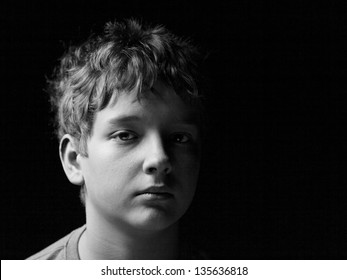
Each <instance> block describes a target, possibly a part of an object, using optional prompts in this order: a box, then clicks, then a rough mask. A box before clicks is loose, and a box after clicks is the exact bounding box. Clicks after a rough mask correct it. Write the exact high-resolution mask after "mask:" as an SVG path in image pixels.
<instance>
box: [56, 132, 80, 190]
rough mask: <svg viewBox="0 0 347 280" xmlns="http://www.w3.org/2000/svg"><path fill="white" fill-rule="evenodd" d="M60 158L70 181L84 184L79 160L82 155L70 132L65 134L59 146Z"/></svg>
mask: <svg viewBox="0 0 347 280" xmlns="http://www.w3.org/2000/svg"><path fill="white" fill-rule="evenodd" d="M59 155H60V160H61V163H62V165H63V168H64V171H65V174H66V176H67V178H68V179H69V181H70V182H71V183H72V184H75V185H79V186H81V185H83V184H84V178H83V173H82V170H81V165H80V162H79V157H80V156H81V155H80V154H79V152H78V149H77V147H76V141H75V138H74V137H72V136H71V135H70V134H65V135H64V136H63V137H62V138H61V140H60V146H59Z"/></svg>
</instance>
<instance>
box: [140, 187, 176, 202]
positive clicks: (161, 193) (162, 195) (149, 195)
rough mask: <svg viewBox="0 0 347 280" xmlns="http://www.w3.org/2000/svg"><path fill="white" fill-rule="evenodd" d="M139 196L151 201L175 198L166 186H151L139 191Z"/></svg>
mask: <svg viewBox="0 0 347 280" xmlns="http://www.w3.org/2000/svg"><path fill="white" fill-rule="evenodd" d="M136 195H137V196H142V197H144V198H146V199H149V200H165V199H170V198H173V197H174V195H173V194H172V192H171V191H170V190H169V188H168V187H166V186H165V185H160V186H151V187H149V188H146V189H144V190H142V191H139V192H138V193H137V194H136Z"/></svg>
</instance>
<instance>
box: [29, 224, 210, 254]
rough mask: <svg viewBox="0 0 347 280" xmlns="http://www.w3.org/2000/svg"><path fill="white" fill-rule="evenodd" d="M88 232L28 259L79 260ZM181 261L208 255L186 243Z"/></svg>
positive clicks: (79, 231)
mask: <svg viewBox="0 0 347 280" xmlns="http://www.w3.org/2000/svg"><path fill="white" fill-rule="evenodd" d="M85 230H86V225H83V226H82V227H80V228H78V229H75V230H74V231H72V232H71V233H69V234H68V235H66V236H65V237H63V238H62V239H60V240H58V241H57V242H55V243H53V244H52V245H50V246H48V247H47V248H45V249H43V250H42V251H40V252H38V253H36V254H35V255H32V256H31V257H29V258H27V259H28V260H79V259H80V256H79V253H78V242H79V240H80V238H81V236H82V234H83V232H84V231H85ZM180 259H182V260H184V259H187V260H201V259H207V257H206V255H205V254H204V253H202V252H201V251H199V250H195V249H193V247H192V246H190V245H189V244H187V242H185V243H184V246H182V247H181V250H180Z"/></svg>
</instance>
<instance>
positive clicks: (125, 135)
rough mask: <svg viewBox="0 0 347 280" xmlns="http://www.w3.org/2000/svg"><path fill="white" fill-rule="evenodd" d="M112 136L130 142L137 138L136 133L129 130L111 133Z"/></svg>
mask: <svg viewBox="0 0 347 280" xmlns="http://www.w3.org/2000/svg"><path fill="white" fill-rule="evenodd" d="M112 138H113V139H115V140H118V141H122V142H130V141H133V140H135V139H137V135H136V134H135V133H133V132H130V131H118V132H117V133H115V134H113V135H112Z"/></svg>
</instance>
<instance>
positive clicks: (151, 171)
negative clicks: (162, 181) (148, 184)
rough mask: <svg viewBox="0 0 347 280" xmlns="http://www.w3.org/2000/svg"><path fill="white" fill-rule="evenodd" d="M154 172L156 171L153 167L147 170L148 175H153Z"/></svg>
mask: <svg viewBox="0 0 347 280" xmlns="http://www.w3.org/2000/svg"><path fill="white" fill-rule="evenodd" d="M156 171H157V169H156V168H155V167H150V168H148V172H149V173H155V172H156Z"/></svg>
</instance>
